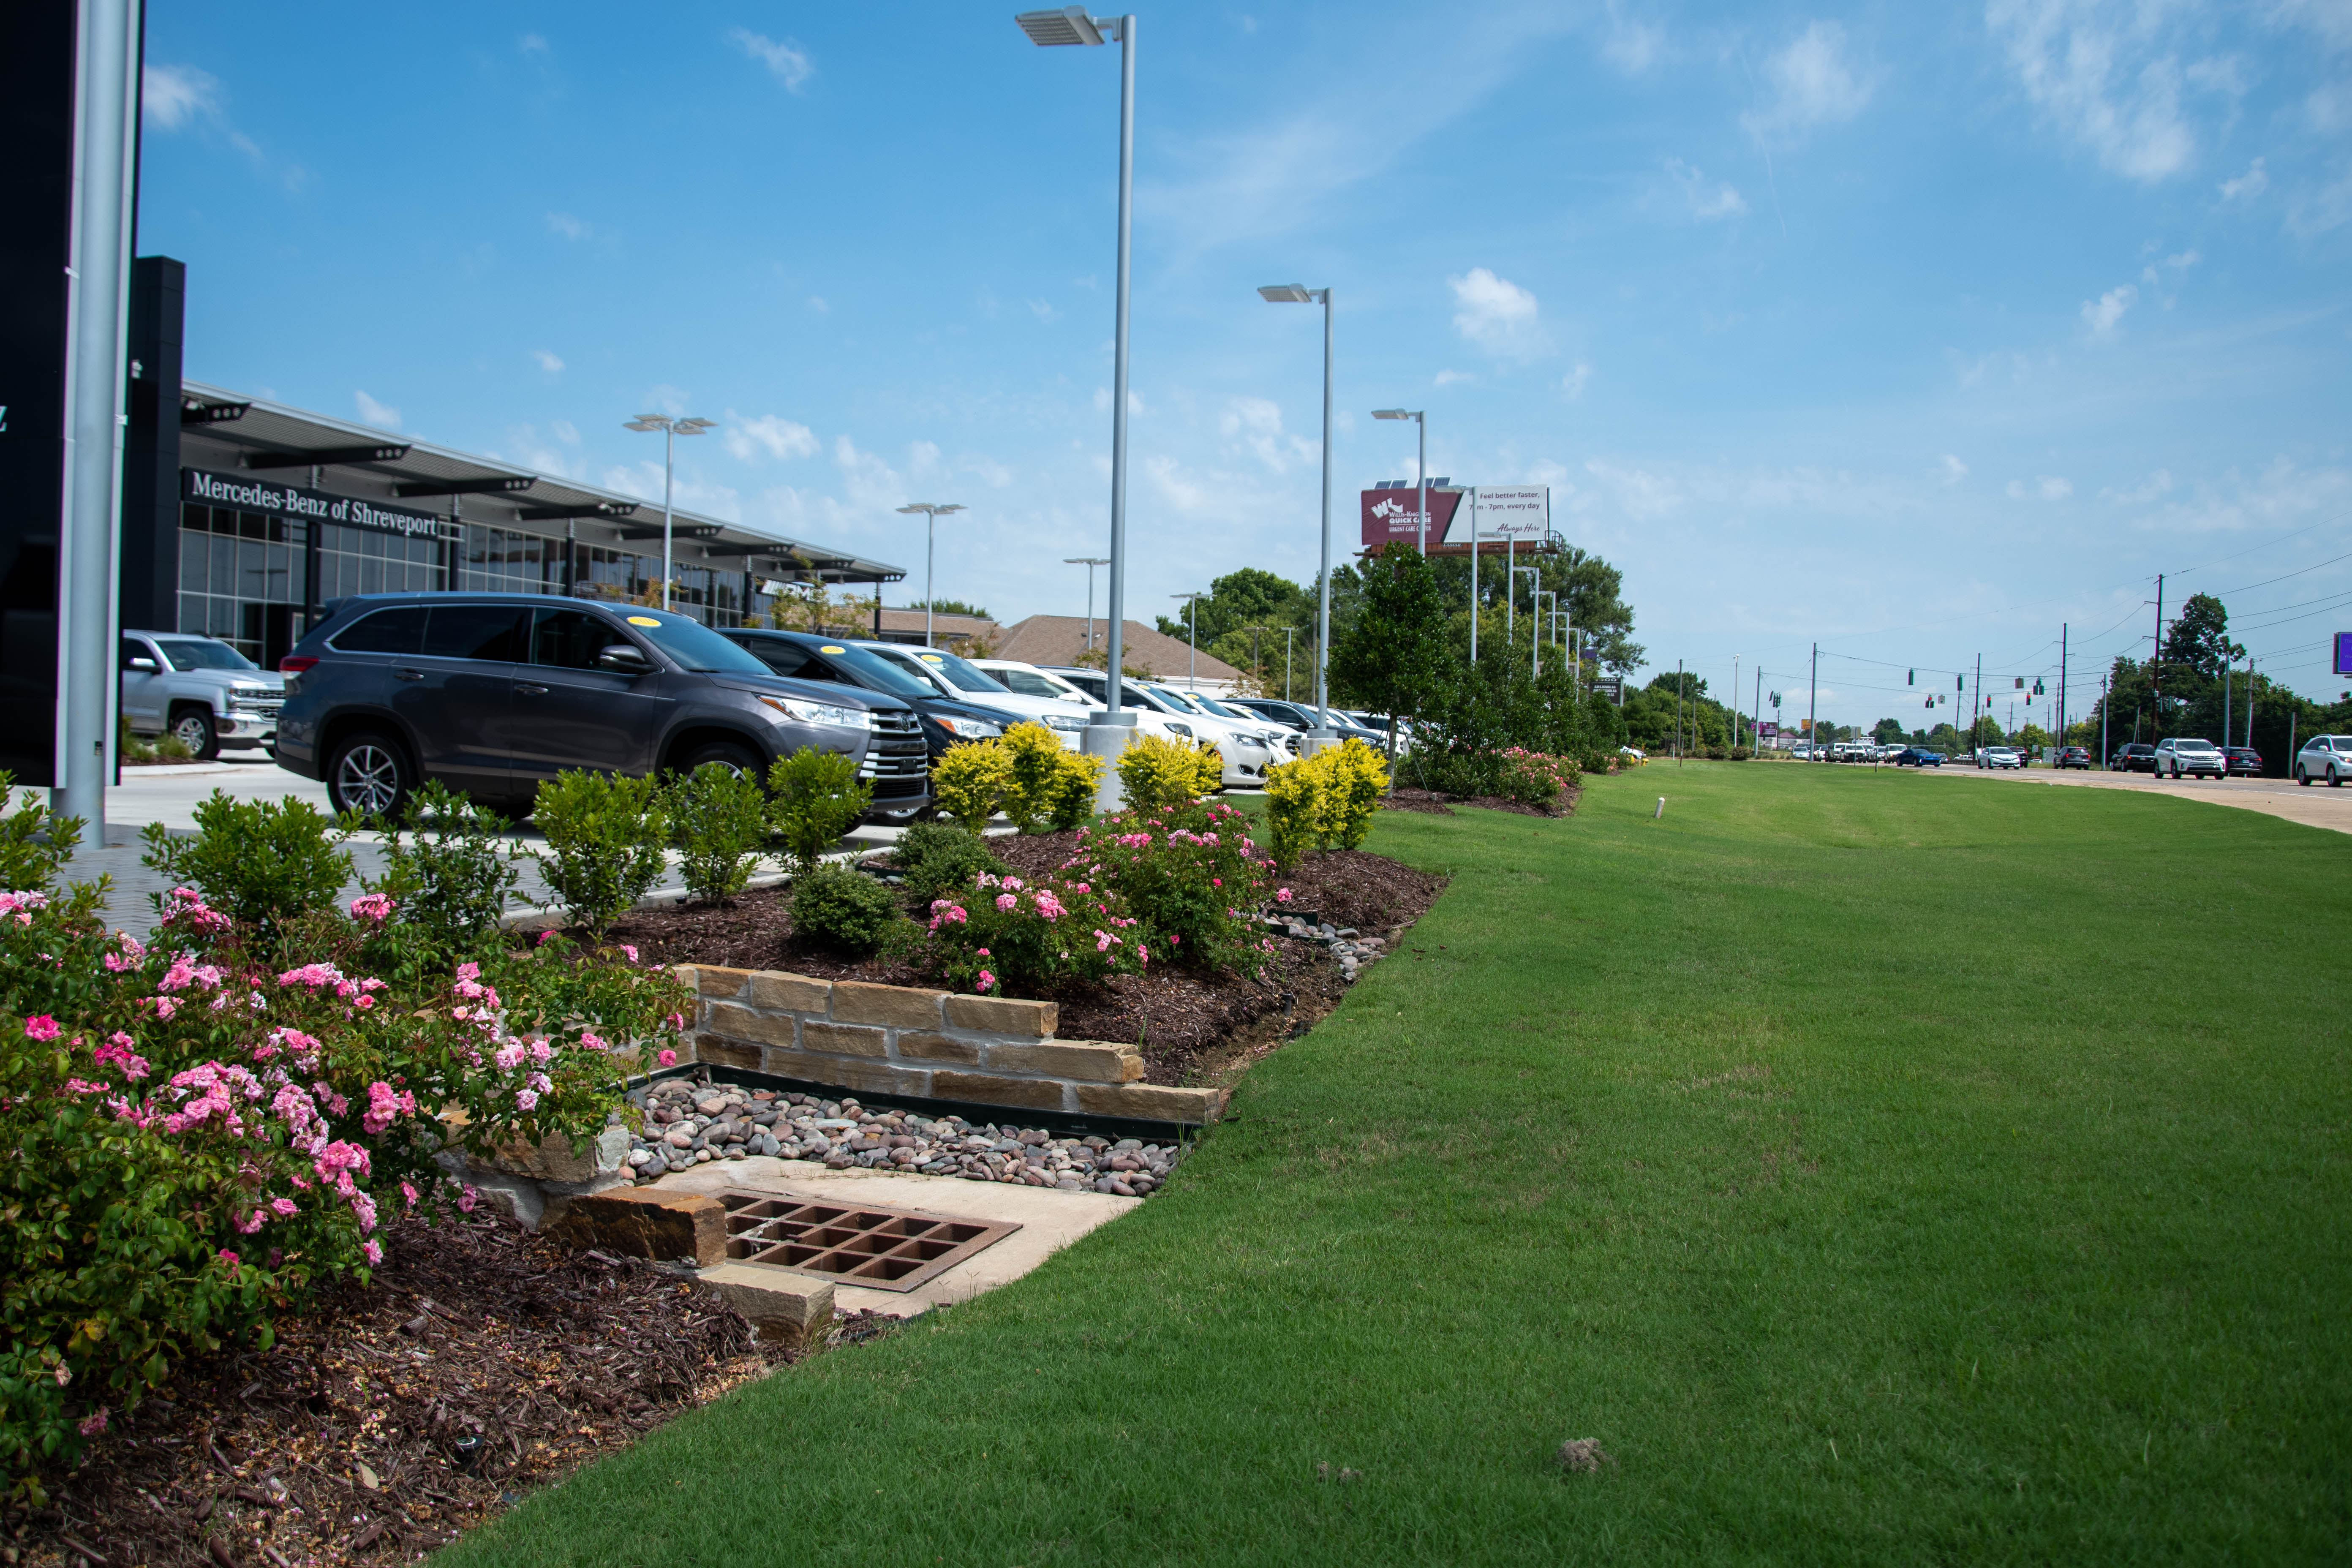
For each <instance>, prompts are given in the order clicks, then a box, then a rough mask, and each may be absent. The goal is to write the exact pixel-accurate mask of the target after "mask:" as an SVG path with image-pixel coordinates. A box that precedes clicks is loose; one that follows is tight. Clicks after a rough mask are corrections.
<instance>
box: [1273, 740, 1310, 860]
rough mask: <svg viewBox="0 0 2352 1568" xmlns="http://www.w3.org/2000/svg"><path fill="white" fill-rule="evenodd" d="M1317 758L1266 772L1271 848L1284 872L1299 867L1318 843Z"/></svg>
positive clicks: (1280, 765)
mask: <svg viewBox="0 0 2352 1568" xmlns="http://www.w3.org/2000/svg"><path fill="white" fill-rule="evenodd" d="M1315 794H1316V788H1315V759H1314V758H1312V757H1301V758H1300V759H1299V760H1298V761H1297V762H1295V763H1275V764H1274V765H1273V766H1271V767H1269V768H1267V769H1266V770H1265V826H1266V833H1267V837H1269V838H1270V839H1271V840H1272V842H1271V843H1269V844H1268V846H1267V849H1268V851H1269V852H1270V853H1271V854H1272V855H1273V856H1274V863H1275V864H1276V865H1277V866H1279V867H1281V868H1283V869H1284V870H1288V869H1290V868H1291V867H1293V866H1296V865H1297V864H1298V858H1299V857H1300V856H1301V855H1304V854H1305V853H1307V847H1309V846H1310V845H1311V844H1313V842H1314V840H1315Z"/></svg>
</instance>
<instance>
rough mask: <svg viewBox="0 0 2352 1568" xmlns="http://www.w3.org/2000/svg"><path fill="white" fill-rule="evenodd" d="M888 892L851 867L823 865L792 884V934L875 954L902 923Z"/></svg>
mask: <svg viewBox="0 0 2352 1568" xmlns="http://www.w3.org/2000/svg"><path fill="white" fill-rule="evenodd" d="M902 918H903V917H901V916H900V914H899V913H898V899H897V898H895V897H894V896H893V895H892V894H891V891H890V889H887V888H886V887H884V886H883V885H882V884H881V883H879V882H877V881H876V880H875V879H873V878H871V877H869V876H867V875H866V874H865V873H864V872H863V871H853V870H851V869H850V868H848V867H846V866H819V867H816V868H814V869H813V870H808V871H803V872H802V873H801V874H800V876H799V877H798V878H796V879H794V880H793V932H794V934H796V935H798V936H800V937H801V938H802V939H803V940H804V941H807V942H815V943H817V944H818V945H819V946H822V947H835V948H839V949H841V950H843V951H844V952H861V953H862V952H873V951H874V950H875V949H876V948H877V947H879V946H881V945H882V939H883V937H884V936H886V935H887V934H888V932H889V930H890V927H891V926H892V925H893V924H894V923H895V922H897V921H899V920H900V919H902Z"/></svg>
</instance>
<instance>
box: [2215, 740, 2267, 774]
mask: <svg viewBox="0 0 2352 1568" xmlns="http://www.w3.org/2000/svg"><path fill="white" fill-rule="evenodd" d="M2221 755H2222V756H2224V757H2226V758H2228V759H2229V763H2230V773H2229V776H2230V777H2231V778H2233V779H2258V778H2260V777H2262V776H2263V754H2262V753H2261V752H2257V751H2256V750H2254V749H2253V748H2252V746H2224V747H2222V748H2221Z"/></svg>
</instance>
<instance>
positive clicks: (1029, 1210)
mask: <svg viewBox="0 0 2352 1568" xmlns="http://www.w3.org/2000/svg"><path fill="white" fill-rule="evenodd" d="M653 1185H654V1186H655V1187H656V1188H657V1189H667V1190H673V1191H678V1192H693V1193H715V1192H718V1191H719V1190H721V1189H722V1188H727V1187H740V1188H742V1189H744V1190H746V1191H749V1192H759V1193H774V1194H777V1195H778V1196H780V1197H788V1198H797V1199H799V1200H801V1201H802V1202H803V1203H825V1204H872V1205H877V1206H879V1207H882V1208H894V1209H916V1210H919V1211H921V1212H922V1213H924V1214H935V1215H944V1216H946V1217H948V1218H950V1219H972V1220H982V1221H986V1222H988V1223H991V1224H995V1225H1017V1226H1020V1227H1021V1228H1020V1229H1019V1230H1016V1231H1014V1232H1013V1234H1012V1235H1011V1236H1008V1237H1005V1238H1004V1239H1003V1240H1002V1241H1000V1242H998V1243H996V1245H994V1246H993V1247H986V1248H983V1249H982V1251H980V1252H979V1253H977V1254H975V1255H973V1256H972V1257H971V1258H965V1259H964V1260H963V1261H962V1262H961V1263H959V1264H957V1265H956V1266H955V1267H954V1268H950V1269H949V1270H948V1271H947V1272H946V1273H944V1274H941V1275H940V1276H939V1277H938V1278H937V1279H933V1280H931V1281H930V1282H929V1284H927V1285H924V1286H922V1287H920V1288H919V1289H913V1290H876V1289H870V1288H867V1287H866V1286H860V1285H844V1284H839V1283H836V1284H835V1286H834V1294H833V1299H834V1304H835V1306H837V1307H839V1308H840V1309H841V1310H843V1311H845V1312H854V1311H857V1310H861V1309H863V1310H871V1311H877V1312H890V1313H894V1314H896V1315H898V1316H899V1317H905V1318H911V1317H914V1316H916V1315H917V1314H919V1313H922V1312H927V1311H929V1310H931V1309H932V1308H933V1307H937V1306H940V1305H943V1304H945V1303H947V1302H950V1301H967V1300H971V1298H972V1297H974V1296H977V1295H979V1294H981V1293H982V1291H985V1290H993V1289H996V1287H998V1286H999V1285H1003V1284H1005V1283H1007V1282H1008V1281H1011V1280H1014V1279H1020V1278H1021V1277H1022V1276H1023V1275H1024V1274H1026V1273H1028V1272H1029V1270H1031V1269H1032V1268H1036V1267H1037V1265H1039V1264H1040V1263H1043V1262H1045V1259H1046V1258H1050V1257H1052V1256H1053V1255H1054V1254H1055V1253H1056V1252H1059V1251H1060V1250H1061V1249H1062V1248H1063V1247H1067V1246H1068V1245H1069V1244H1070V1243H1072V1242H1074V1241H1076V1240H1077V1239H1078V1237H1082V1236H1084V1235H1086V1234H1087V1232H1088V1231H1090V1230H1092V1229H1094V1228H1095V1227H1096V1226H1099V1225H1108V1223H1109V1222H1110V1221H1112V1220H1115V1219H1117V1218H1118V1216H1119V1215H1123V1214H1125V1213H1126V1212H1127V1211H1128V1210H1129V1209H1131V1208H1133V1207H1135V1206H1136V1205H1138V1204H1140V1203H1141V1202H1143V1200H1142V1199H1141V1198H1122V1197H1118V1196H1116V1195H1114V1194H1108V1193H1065V1192H1060V1191H1057V1190H1055V1188H1052V1187H1033V1186H1030V1185H1028V1184H1026V1183H1016V1182H967V1181H964V1180H962V1179H961V1178H960V1177H956V1176H925V1175H920V1174H917V1173H908V1172H898V1171H867V1170H861V1169H858V1168H856V1167H855V1166H853V1167H852V1168H850V1169H849V1170H846V1171H828V1170H826V1169H825V1168H824V1166H823V1165H822V1164H820V1163H817V1162H816V1161H814V1160H775V1159H768V1158H764V1157H761V1156H756V1155H755V1156H752V1157H751V1158H748V1159H742V1160H713V1161H711V1162H710V1163H709V1164H707V1165H697V1166H696V1167H695V1168H694V1169H692V1170H691V1171H679V1172H677V1173H673V1174H671V1175H667V1176H664V1177H662V1178H661V1180H659V1181H657V1182H656V1183H654V1184H653Z"/></svg>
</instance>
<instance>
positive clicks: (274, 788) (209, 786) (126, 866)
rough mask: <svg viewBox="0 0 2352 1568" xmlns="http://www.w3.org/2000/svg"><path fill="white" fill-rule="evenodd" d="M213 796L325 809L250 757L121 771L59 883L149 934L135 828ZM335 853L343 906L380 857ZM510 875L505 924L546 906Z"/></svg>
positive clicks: (670, 894)
mask: <svg viewBox="0 0 2352 1568" xmlns="http://www.w3.org/2000/svg"><path fill="white" fill-rule="evenodd" d="M215 790H219V791H221V792H222V793H224V794H226V795H234V796H236V797H237V798H239V799H245V800H278V799H291V800H307V801H309V802H310V804H311V805H315V806H317V807H318V808H319V809H320V811H322V812H323V811H325V810H326V809H327V791H326V786H324V785H323V784H318V783H316V782H314V781H313V780H310V779H306V778H301V777H298V776H297V775H295V774H293V773H288V772H287V771H286V770H285V769H283V768H280V767H279V766H278V764H277V763H272V762H269V761H268V760H267V759H266V758H262V757H260V756H259V755H258V754H257V753H249V754H239V753H234V752H232V753H230V754H229V755H228V756H227V757H225V758H224V759H222V760H221V761H220V762H217V763H189V764H186V765H184V766H164V767H145V768H125V769H123V770H122V783H121V784H118V785H116V786H114V787H112V788H110V789H109V790H108V791H107V792H106V817H107V839H108V842H107V844H106V846H105V847H102V848H101V847H99V846H97V845H96V844H94V843H87V842H86V843H84V845H83V846H82V847H81V849H80V850H79V852H78V853H76V854H75V856H74V858H72V859H71V860H70V861H68V863H67V866H66V872H65V876H66V879H67V880H68V881H90V880H94V879H96V878H97V877H98V876H100V874H101V873H103V874H104V875H105V876H107V877H108V878H110V879H111V880H110V889H109V890H108V894H107V900H106V903H105V906H104V907H105V918H106V920H107V921H108V923H109V924H110V925H116V926H127V927H129V928H130V929H131V930H132V931H141V932H144V931H150V930H152V928H153V926H154V921H155V915H154V904H153V896H155V895H159V894H162V893H164V892H167V891H169V890H170V889H169V887H168V884H167V882H166V880H165V879H163V878H162V877H160V876H158V875H157V874H156V873H155V872H154V871H152V870H151V869H150V868H148V867H146V866H145V865H143V864H142V861H141V857H142V855H144V854H145V852H146V851H145V847H144V846H143V845H142V842H141V840H140V837H139V834H140V830H141V829H142V828H143V827H145V826H147V825H148V824H149V823H155V822H160V823H162V824H163V826H164V827H165V828H167V829H169V830H171V831H173V833H175V834H191V833H194V831H195V826H196V807H197V806H198V805H201V804H202V803H203V802H204V801H205V800H206V799H208V798H210V796H211V795H212V793H213V792H214V791H215ZM900 831H902V830H901V829H899V828H896V827H886V826H877V825H871V824H869V825H867V826H861V827H857V828H855V829H853V830H852V831H851V832H850V833H849V835H848V836H847V837H845V838H843V839H842V841H841V843H840V844H839V845H838V846H837V847H836V848H835V854H836V855H840V856H844V857H848V856H855V855H862V854H865V853H867V852H868V851H870V850H874V849H877V848H880V847H883V846H885V845H887V844H890V843H892V842H894V841H896V840H897V838H898V835H899V833H900ZM545 842H546V840H545V839H544V838H542V837H541V836H540V835H539V834H538V833H537V832H536V831H534V830H533V829H532V828H531V827H530V825H529V824H528V823H525V824H523V825H521V826H519V827H517V829H516V830H515V832H514V834H513V836H512V837H511V838H510V839H509V843H511V844H512V845H513V846H514V847H516V848H518V849H521V850H524V851H526V852H528V851H529V850H530V849H533V848H536V847H539V846H541V845H543V844H544V843H545ZM343 848H344V850H345V852H346V853H348V854H349V855H350V856H351V858H352V872H353V876H352V879H351V880H350V881H349V882H347V883H346V884H344V887H343V889H342V894H341V897H342V898H343V899H345V900H350V899H353V898H356V897H358V896H359V894H360V892H361V890H362V889H361V884H360V879H361V878H362V877H374V876H377V875H380V874H381V873H382V872H383V849H382V848H381V847H380V842H379V840H378V838H377V837H376V836H375V835H374V834H373V833H362V834H361V835H360V836H358V837H355V838H353V839H352V840H351V842H349V843H348V844H346V845H344V847H343ZM516 869H517V870H518V871H520V873H521V882H520V886H519V887H518V889H516V896H515V898H514V899H513V900H511V902H510V904H509V917H510V918H516V917H523V916H528V915H530V914H534V913H536V912H537V911H538V910H540V909H541V907H542V906H543V905H545V904H546V903H547V902H548V894H547V884H546V882H545V881H544V880H543V879H541V877H540V875H539V864H538V862H537V861H535V860H532V859H530V858H524V859H523V860H522V862H521V863H520V865H518V866H517V867H516ZM763 869H764V868H763ZM780 880H782V879H781V877H779V876H776V875H774V874H769V875H765V876H763V877H761V879H759V883H758V884H757V885H772V884H774V883H775V882H777V881H780ZM684 890H685V884H684V883H683V882H681V881H680V880H679V879H678V874H677V857H676V856H675V855H673V856H672V857H671V859H670V866H669V869H668V870H667V872H665V873H664V874H663V877H662V879H661V880H660V881H659V882H658V883H656V885H655V888H654V891H653V893H652V894H651V896H650V898H649V900H648V901H649V902H666V901H672V900H676V899H677V898H678V897H680V896H682V894H683V893H684Z"/></svg>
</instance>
